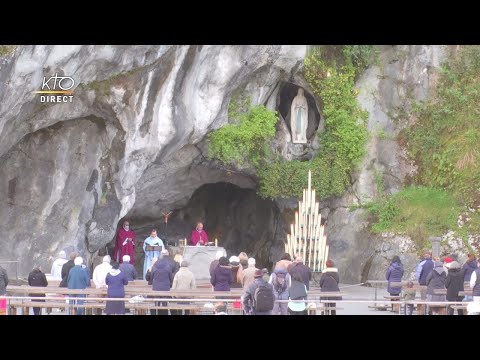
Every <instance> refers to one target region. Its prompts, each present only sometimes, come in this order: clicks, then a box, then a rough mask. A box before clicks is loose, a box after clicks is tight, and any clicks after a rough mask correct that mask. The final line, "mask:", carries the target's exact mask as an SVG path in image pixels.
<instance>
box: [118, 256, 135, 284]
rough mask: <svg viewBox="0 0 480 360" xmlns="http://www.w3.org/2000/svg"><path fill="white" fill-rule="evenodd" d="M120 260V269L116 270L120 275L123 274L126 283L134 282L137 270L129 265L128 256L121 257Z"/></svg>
mask: <svg viewBox="0 0 480 360" xmlns="http://www.w3.org/2000/svg"><path fill="white" fill-rule="evenodd" d="M122 260H123V262H122V263H121V264H120V267H119V268H118V270H120V271H121V272H122V273H124V274H125V276H126V277H127V280H128V281H133V280H135V279H136V278H137V276H138V273H137V269H135V266H133V265H132V264H130V256H129V255H123V258H122Z"/></svg>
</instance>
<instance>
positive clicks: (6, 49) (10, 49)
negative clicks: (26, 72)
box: [0, 45, 17, 57]
mask: <svg viewBox="0 0 480 360" xmlns="http://www.w3.org/2000/svg"><path fill="white" fill-rule="evenodd" d="M16 48H17V45H0V57H6V56H10V55H12V54H13V53H14V52H15V49H16Z"/></svg>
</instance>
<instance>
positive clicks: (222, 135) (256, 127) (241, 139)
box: [208, 105, 278, 169]
mask: <svg viewBox="0 0 480 360" xmlns="http://www.w3.org/2000/svg"><path fill="white" fill-rule="evenodd" d="M235 116H237V117H238V123H236V124H229V125H226V126H224V127H223V128H220V129H218V130H216V131H214V132H212V133H211V134H210V135H209V141H210V142H209V148H208V150H209V157H210V158H214V159H218V160H220V161H222V162H224V163H225V164H238V165H245V164H246V163H247V162H248V163H250V164H251V165H253V166H254V167H255V168H256V169H258V168H259V167H260V166H265V165H266V161H268V159H269V158H270V157H271V150H270V146H269V144H270V140H271V139H273V138H274V137H275V131H276V128H275V126H276V124H277V122H278V115H277V113H276V112H274V111H271V110H269V109H267V108H266V107H265V106H263V105H259V106H254V107H252V108H250V110H248V111H247V112H244V113H240V112H239V111H238V110H236V112H235Z"/></svg>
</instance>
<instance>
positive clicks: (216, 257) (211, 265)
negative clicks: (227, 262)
mask: <svg viewBox="0 0 480 360" xmlns="http://www.w3.org/2000/svg"><path fill="white" fill-rule="evenodd" d="M222 256H223V251H221V250H218V251H217V252H216V254H215V260H213V261H212V262H211V263H210V277H211V276H212V275H213V270H215V268H216V267H217V266H218V260H219V259H220V258H221V257H222Z"/></svg>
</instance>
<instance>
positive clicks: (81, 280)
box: [67, 256, 90, 315]
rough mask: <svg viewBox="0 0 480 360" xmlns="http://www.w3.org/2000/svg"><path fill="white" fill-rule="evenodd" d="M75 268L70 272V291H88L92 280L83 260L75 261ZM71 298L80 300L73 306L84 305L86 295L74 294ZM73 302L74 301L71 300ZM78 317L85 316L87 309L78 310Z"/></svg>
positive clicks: (74, 302) (77, 258)
mask: <svg viewBox="0 0 480 360" xmlns="http://www.w3.org/2000/svg"><path fill="white" fill-rule="evenodd" d="M74 264H75V266H74V267H73V268H72V269H71V270H70V271H69V272H68V278H67V284H68V288H69V289H86V288H87V287H90V278H89V276H88V272H87V271H86V268H84V267H83V258H82V257H80V256H77V257H76V258H75V260H74ZM70 297H76V298H80V300H73V304H78V305H83V304H84V302H85V300H81V299H83V298H85V295H84V294H76V295H75V294H72V295H70ZM71 301H72V300H71ZM76 310H77V315H84V314H85V308H83V307H82V308H76Z"/></svg>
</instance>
